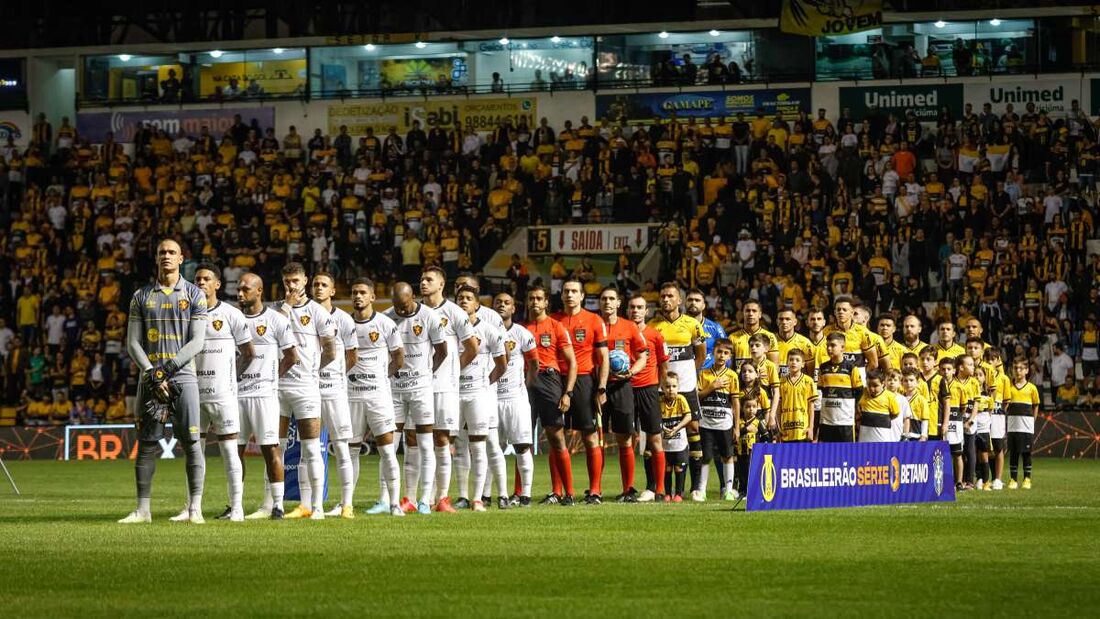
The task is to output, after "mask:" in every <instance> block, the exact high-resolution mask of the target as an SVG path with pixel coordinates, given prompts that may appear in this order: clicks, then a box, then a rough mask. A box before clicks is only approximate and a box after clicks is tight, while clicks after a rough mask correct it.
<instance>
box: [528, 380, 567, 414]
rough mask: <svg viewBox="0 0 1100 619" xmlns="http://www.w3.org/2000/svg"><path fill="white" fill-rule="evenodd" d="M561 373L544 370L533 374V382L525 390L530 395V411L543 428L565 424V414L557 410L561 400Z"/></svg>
mask: <svg viewBox="0 0 1100 619" xmlns="http://www.w3.org/2000/svg"><path fill="white" fill-rule="evenodd" d="M561 380H562V379H561V374H560V373H559V372H558V371H556V370H545V371H542V372H539V373H538V375H537V376H535V382H533V383H531V387H530V388H529V389H528V390H527V392H528V393H529V394H530V396H531V413H532V415H534V416H535V417H536V418H537V419H538V420H539V423H541V424H542V427H543V428H560V427H562V426H563V425H565V415H563V414H562V412H561V411H560V410H558V401H560V400H561V394H562V384H561Z"/></svg>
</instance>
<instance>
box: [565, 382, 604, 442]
mask: <svg viewBox="0 0 1100 619" xmlns="http://www.w3.org/2000/svg"><path fill="white" fill-rule="evenodd" d="M594 382H595V381H594V380H592V376H591V375H590V374H581V375H578V376H577V383H576V385H574V387H573V397H571V398H569V410H567V411H565V427H566V428H568V429H570V430H579V431H581V432H594V431H595V430H596V414H595V411H596V402H595V397H596V391H595V389H594V388H593V383H594Z"/></svg>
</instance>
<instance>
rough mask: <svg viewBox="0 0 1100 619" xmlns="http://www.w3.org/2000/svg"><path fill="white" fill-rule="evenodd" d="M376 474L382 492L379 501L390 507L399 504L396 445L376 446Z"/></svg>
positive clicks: (399, 482) (398, 467)
mask: <svg viewBox="0 0 1100 619" xmlns="http://www.w3.org/2000/svg"><path fill="white" fill-rule="evenodd" d="M378 455H379V462H378V474H379V476H380V477H381V484H382V492H381V496H379V500H380V501H382V502H384V503H389V504H390V506H391V507H393V506H396V505H400V504H401V467H400V466H398V465H397V444H396V443H390V444H389V445H379V446H378Z"/></svg>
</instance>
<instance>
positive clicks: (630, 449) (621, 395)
mask: <svg viewBox="0 0 1100 619" xmlns="http://www.w3.org/2000/svg"><path fill="white" fill-rule="evenodd" d="M621 304H622V299H621V298H620V297H619V290H618V288H614V287H610V286H609V287H607V288H604V289H603V292H601V293H600V317H601V318H603V321H604V325H605V327H606V329H607V345H608V348H610V349H611V350H621V351H623V352H625V353H626V356H627V358H628V359H630V367H629V368H627V370H626V371H625V372H623V373H621V374H614V375H610V372H609V377H608V381H607V405H606V406H605V407H604V419H603V425H604V431H605V432H606V431H607V430H608V429H610V430H611V432H612V433H614V435H615V444H616V446H618V449H619V474H620V477H621V478H622V482H623V491H622V494H620V495H619V496H618V497H617V498H616V500H617V501H618V502H620V503H635V502H637V500H638V492H637V491H636V490H635V489H634V460H635V458H634V443H633V439H634V388H633V386H632V385H631V384H630V380H631V379H632V378H634V376H635V375H636V374H638V373H639V372H641V371H642V370H643V369H645V365H646V359H647V358H648V356H649V350H648V348H647V346H646V342H645V339H644V338H642V332H641V331H640V330H638V325H637V324H635V323H634V321H631V320H624V319H622V318H619V306H620V305H621ZM609 354H610V353H609ZM591 496H592V495H590V497H591ZM590 500H591V501H599V500H600V499H599V495H595V498H591V499H590Z"/></svg>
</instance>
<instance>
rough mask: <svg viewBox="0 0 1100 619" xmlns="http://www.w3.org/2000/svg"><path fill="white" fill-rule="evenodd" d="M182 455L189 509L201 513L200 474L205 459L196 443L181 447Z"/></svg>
mask: <svg viewBox="0 0 1100 619" xmlns="http://www.w3.org/2000/svg"><path fill="white" fill-rule="evenodd" d="M183 454H184V458H185V461H186V464H185V466H186V467H187V490H188V494H190V495H191V509H192V510H193V511H198V512H201V511H202V486H203V478H202V472H203V471H204V470H205V467H204V466H203V461H204V460H205V459H206V458H205V457H204V456H203V455H202V451H201V447H199V443H198V441H196V442H194V443H189V444H185V445H184V446H183Z"/></svg>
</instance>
